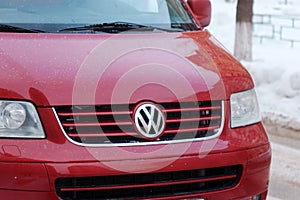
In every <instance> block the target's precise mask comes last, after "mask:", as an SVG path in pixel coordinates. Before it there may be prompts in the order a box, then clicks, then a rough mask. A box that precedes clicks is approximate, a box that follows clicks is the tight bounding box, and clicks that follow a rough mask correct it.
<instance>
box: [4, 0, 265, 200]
mask: <svg viewBox="0 0 300 200" xmlns="http://www.w3.org/2000/svg"><path fill="white" fill-rule="evenodd" d="M210 15H211V4H210V1H209V0H187V1H186V0H143V1H141V0H101V1H98V0H72V1H71V0H2V1H1V2H0V16H1V17H0V19H1V22H0V63H1V65H0V69H1V73H0V99H1V100H0V139H1V143H0V144H1V148H0V153H1V154H0V156H1V158H0V159H1V162H0V173H1V175H0V196H1V199H2V198H4V199H6V200H15V199H23V200H34V199H37V200H43V199H51V200H52V199H63V200H70V199H82V200H88V199H199V200H202V199H204V200H212V199H251V200H259V199H266V196H267V192H268V183H269V169H270V160H271V149H270V144H269V141H268V137H267V135H266V132H265V129H264V127H263V125H262V123H261V117H260V113H259V108H258V103H257V99H256V94H255V89H254V84H253V81H252V78H251V77H250V75H249V73H248V72H247V71H246V69H245V68H244V67H243V66H242V65H241V64H240V63H239V62H238V61H237V60H236V59H235V58H234V57H233V56H232V55H230V54H229V53H228V52H227V51H226V50H224V48H223V47H222V45H221V44H220V43H219V42H218V41H217V40H216V39H215V38H214V37H213V36H212V35H211V34H210V33H209V32H208V31H207V30H205V29H204V27H205V26H207V25H209V23H210V17H211V16H210ZM224 37H226V36H224Z"/></svg>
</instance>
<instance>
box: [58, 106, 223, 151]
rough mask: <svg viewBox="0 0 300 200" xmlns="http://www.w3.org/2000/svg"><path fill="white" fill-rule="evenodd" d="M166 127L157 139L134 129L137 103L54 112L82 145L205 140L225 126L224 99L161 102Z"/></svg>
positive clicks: (67, 134) (63, 107)
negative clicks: (133, 118)
mask: <svg viewBox="0 0 300 200" xmlns="http://www.w3.org/2000/svg"><path fill="white" fill-rule="evenodd" d="M157 105H158V106H160V107H161V109H162V111H163V113H164V114H165V116H166V129H165V130H164V132H163V134H162V136H160V138H158V139H157V140H154V141H149V140H146V139H144V138H143V137H141V136H140V135H139V134H138V133H137V131H136V130H135V128H134V124H133V120H132V117H133V112H134V109H135V107H136V106H137V105H99V106H98V105H97V106H59V107H55V108H54V112H55V113H56V115H57V118H58V120H59V122H60V125H61V127H62V129H63V131H64V133H65V134H66V136H67V138H69V139H70V140H71V141H72V142H74V143H76V144H79V145H115V144H116V145H136V144H138V145H146V144H155V143H169V142H183V141H193V140H203V139H208V138H212V137H216V136H218V134H220V132H221V129H222V126H223V102H222V101H209V102H184V103H159V104H157Z"/></svg>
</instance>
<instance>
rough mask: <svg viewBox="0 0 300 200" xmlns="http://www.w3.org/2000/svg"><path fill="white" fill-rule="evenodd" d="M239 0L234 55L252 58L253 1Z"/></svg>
mask: <svg viewBox="0 0 300 200" xmlns="http://www.w3.org/2000/svg"><path fill="white" fill-rule="evenodd" d="M253 1H254V0H238V4H237V13H236V33H235V48H234V55H235V56H236V57H237V58H238V59H239V60H247V61H251V60H252V31H253V23H252V17H253V3H254V2H253Z"/></svg>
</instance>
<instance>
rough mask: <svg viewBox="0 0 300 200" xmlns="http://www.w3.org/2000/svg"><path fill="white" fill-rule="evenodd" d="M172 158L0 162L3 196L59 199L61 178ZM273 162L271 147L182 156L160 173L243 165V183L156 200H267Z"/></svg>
mask: <svg viewBox="0 0 300 200" xmlns="http://www.w3.org/2000/svg"><path fill="white" fill-rule="evenodd" d="M168 159H171V158H159V159H135V160H123V161H106V162H96V161H95V162H83V163H12V162H2V163H0V171H1V178H0V188H1V189H0V195H1V196H5V197H6V199H8V200H9V199H24V200H27V199H30V200H34V199H39V200H40V199H51V200H53V199H59V197H58V196H57V193H56V190H57V188H56V187H55V181H56V180H57V179H58V178H67V177H91V176H110V175H122V174H128V173H129V171H132V168H136V169H141V168H149V167H150V168H151V165H158V164H160V163H162V162H163V163H165V162H166V160H168ZM270 161H271V149H270V145H269V144H266V145H262V146H259V147H256V148H252V149H247V150H242V151H234V152H228V153H216V154H208V155H206V156H201V155H197V156H196V155H193V156H181V157H180V158H178V159H176V160H175V161H174V162H173V163H171V164H169V165H168V166H166V167H164V168H162V169H160V170H159V172H168V171H182V170H190V169H203V168H214V167H220V166H232V165H242V166H243V170H242V174H241V178H240V181H239V182H238V183H237V184H236V185H235V186H234V187H232V188H229V189H225V190H220V191H211V192H206V193H199V194H184V195H177V196H168V197H163V198H155V199H195V198H203V199H208V200H212V199H250V198H251V197H252V196H254V195H257V194H262V198H263V199H264V198H265V197H266V193H267V190H268V183H269V166H270ZM112 166H122V169H126V168H127V169H128V171H127V172H120V171H118V170H116V169H114V168H113V167H112ZM150 168H149V169H150ZM153 199H154V198H153Z"/></svg>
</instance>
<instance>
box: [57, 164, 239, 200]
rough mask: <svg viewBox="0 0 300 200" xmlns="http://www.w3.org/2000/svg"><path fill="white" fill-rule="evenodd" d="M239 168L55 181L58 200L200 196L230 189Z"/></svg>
mask: <svg viewBox="0 0 300 200" xmlns="http://www.w3.org/2000/svg"><path fill="white" fill-rule="evenodd" d="M241 174H242V166H241V165H235V166H227V167H218V168H209V169H197V170H187V171H177V172H161V173H150V174H131V175H119V176H100V177H79V178H59V179H57V180H56V181H55V186H56V192H57V194H58V196H59V197H61V198H62V199H76V200H78V199H107V198H108V199H136V198H143V197H147V198H155V197H170V196H177V195H184V194H200V193H203V192H210V191H218V190H224V189H229V188H232V187H234V186H235V185H236V184H237V183H238V182H239V180H240V177H241Z"/></svg>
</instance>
